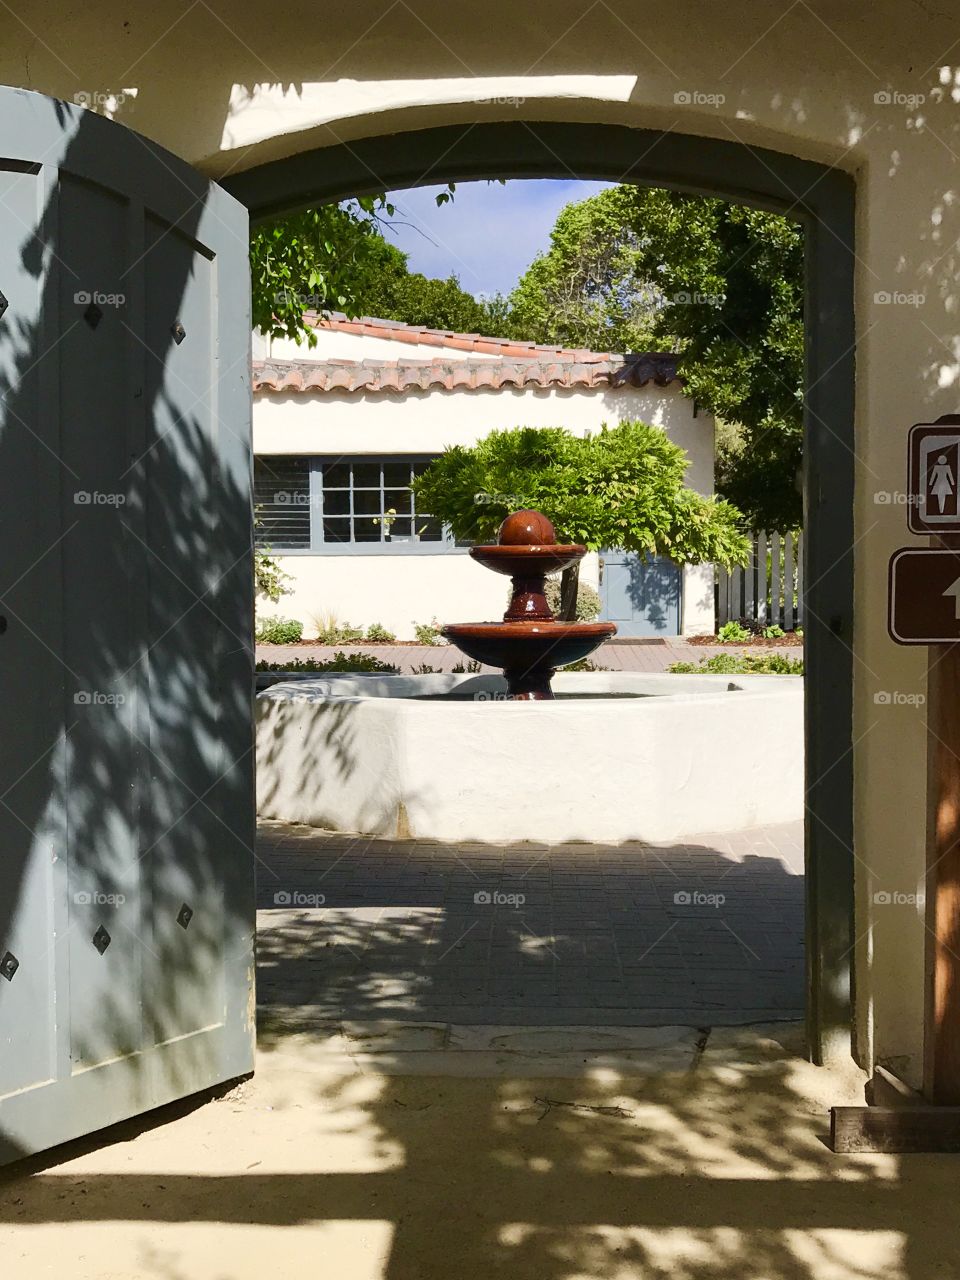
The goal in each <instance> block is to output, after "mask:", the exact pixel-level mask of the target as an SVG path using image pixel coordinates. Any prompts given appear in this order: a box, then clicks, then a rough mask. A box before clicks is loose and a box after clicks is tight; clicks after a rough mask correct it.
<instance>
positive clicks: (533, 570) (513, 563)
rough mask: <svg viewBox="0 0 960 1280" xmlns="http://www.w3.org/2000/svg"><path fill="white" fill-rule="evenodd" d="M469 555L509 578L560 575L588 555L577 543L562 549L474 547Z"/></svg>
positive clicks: (485, 566) (553, 546) (543, 546)
mask: <svg viewBox="0 0 960 1280" xmlns="http://www.w3.org/2000/svg"><path fill="white" fill-rule="evenodd" d="M470 554H471V555H472V556H473V558H474V560H477V561H478V562H479V563H480V564H482V565H483V566H484V568H486V569H493V571H494V572H495V573H505V574H508V575H509V576H510V577H512V578H515V577H521V578H525V577H529V576H530V575H531V574H541V573H544V574H545V573H560V572H561V570H563V569H568V568H569V567H570V565H572V564H576V563H577V561H578V560H582V559H583V557H584V556H585V555H586V554H587V549H586V547H581V546H578V545H577V544H576V543H573V544H571V545H570V546H566V547H562V546H557V545H556V544H554V545H552V546H551V545H542V546H499V545H497V546H493V545H491V546H485V547H471V548H470Z"/></svg>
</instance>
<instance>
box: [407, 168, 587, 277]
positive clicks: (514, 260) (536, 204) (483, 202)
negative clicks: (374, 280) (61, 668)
mask: <svg viewBox="0 0 960 1280" xmlns="http://www.w3.org/2000/svg"><path fill="white" fill-rule="evenodd" d="M609 185H610V183H607V182H578V181H574V180H570V181H553V180H549V181H548V180H546V179H543V180H536V181H534V180H529V181H514V182H508V183H506V184H505V185H501V184H500V183H498V182H493V183H487V182H463V183H458V184H457V190H456V196H455V198H454V200H453V203H452V204H449V203H448V204H445V205H442V206H441V207H439V208H438V207H437V204H436V200H435V196H436V194H437V192H438V191H443V190H445V189H446V188H445V187H417V188H414V189H413V190H408V191H394V192H392V193H391V195H390V200H391V201H392V202H393V204H395V205H396V207H397V216H396V218H395V220H394V221H395V223H397V224H402V225H397V226H396V227H395V230H394V231H393V232H389V231H388V232H387V233H386V234H387V238H388V239H391V240H392V241H393V243H394V244H396V245H397V247H398V248H400V249H402V250H403V251H404V253H408V254H409V255H410V257H409V260H408V261H409V267H410V270H411V271H422V272H423V274H424V275H426V276H439V277H441V278H446V277H447V276H449V275H451V274H453V275H456V276H459V278H460V284H461V286H462V287H463V288H464V289H466V290H467V291H468V292H469V293H473V294H476V295H490V294H494V293H496V292H497V291H498V290H500V291H501V292H502V293H509V291H510V289H512V287H513V285H514V284H515V283H516V281H517V278H518V277H519V276H520V275H522V274H523V272H524V271H525V270H526V268H527V267H528V266H529V265H530V263H531V262H532V261H533V259H534V257H535V255H536V253H537V251H538V250H539V249H545V248H547V246H548V244H549V242H550V232H551V230H552V228H553V224H554V222H555V221H556V217H557V214H558V213H559V212H560V210H561V209H562V208H563V206H564V205H565V204H569V203H570V202H571V201H572V200H584V199H586V197H587V196H589V195H593V194H594V192H596V191H601V190H602V189H603V188H604V187H606V186H609Z"/></svg>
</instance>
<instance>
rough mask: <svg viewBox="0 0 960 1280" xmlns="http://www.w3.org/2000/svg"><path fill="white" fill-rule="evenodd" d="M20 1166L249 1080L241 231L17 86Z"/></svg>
mask: <svg viewBox="0 0 960 1280" xmlns="http://www.w3.org/2000/svg"><path fill="white" fill-rule="evenodd" d="M0 156H2V157H5V159H0V293H2V295H3V301H2V302H0V310H2V315H0V548H2V555H0V717H2V721H0V1163H3V1162H6V1161H10V1160H14V1159H16V1158H18V1157H19V1156H21V1155H25V1154H27V1153H29V1152H32V1151H37V1150H41V1149H43V1148H46V1147H49V1146H51V1145H53V1144H55V1143H58V1142H62V1141H64V1140H66V1139H69V1138H73V1137H76V1136H79V1135H81V1134H84V1133H88V1132H91V1131H93V1130H96V1129H99V1128H101V1127H103V1126H105V1125H108V1124H111V1123H112V1122H114V1121H116V1120H119V1119H123V1118H125V1117H127V1116H130V1115H134V1114H137V1113H139V1112H142V1111H145V1110H147V1109H149V1108H151V1107H155V1106H158V1105H160V1104H162V1103H165V1102H168V1101H171V1100H173V1099H175V1098H178V1097H182V1096H184V1095H187V1094H190V1093H193V1092H195V1091H197V1090H200V1089H203V1088H206V1087H207V1086H210V1085H213V1084H216V1083H218V1082H220V1081H223V1080H226V1079H230V1078H232V1077H234V1076H238V1075H241V1074H244V1073H246V1072H248V1071H250V1070H251V1069H252V1062H253V1030H254V1028H253V1014H252V1008H253V1001H252V984H253V922H254V913H253V893H252V880H253V853H252V843H253V828H254V809H253V757H252V733H251V723H252V717H251V696H252V665H253V664H252V654H251V639H250V637H251V612H252V570H251V554H252V553H251V530H252V519H251V475H250V472H251V464H250V400H249V355H248V347H249V331H250V325H249V296H248V295H249V273H248V268H247V216H246V210H245V209H244V208H243V207H242V206H241V205H239V204H238V203H237V202H236V201H235V200H233V199H232V198H231V197H230V196H228V195H227V194H226V193H225V192H223V191H222V190H220V189H219V188H218V187H216V186H213V185H211V184H210V183H208V182H207V181H206V180H205V179H203V178H202V177H201V176H200V175H198V174H196V173H195V172H194V171H193V170H191V169H190V168H188V167H187V166H185V165H184V164H182V163H181V162H180V161H178V160H177V159H176V158H175V157H173V156H171V155H169V154H167V153H165V152H163V151H161V150H160V149H159V148H156V147H155V146H153V145H152V144H150V143H148V142H147V141H146V140H144V139H143V138H141V137H139V136H138V135H136V134H135V133H133V132H132V131H130V130H128V129H126V128H124V127H123V126H121V125H119V124H112V123H110V122H108V121H106V120H103V119H101V118H99V117H97V116H95V115H92V114H90V113H88V112H86V111H84V110H82V109H80V108H76V107H72V106H69V105H67V104H64V103H61V102H56V101H54V100H52V99H49V98H45V97H42V96H40V95H37V94H32V93H26V92H23V91H21V90H14V89H8V88H0Z"/></svg>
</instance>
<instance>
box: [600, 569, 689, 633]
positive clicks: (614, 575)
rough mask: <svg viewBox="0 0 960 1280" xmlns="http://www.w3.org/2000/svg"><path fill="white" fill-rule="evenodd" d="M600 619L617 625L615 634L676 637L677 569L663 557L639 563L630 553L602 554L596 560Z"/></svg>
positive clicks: (678, 570)
mask: <svg viewBox="0 0 960 1280" xmlns="http://www.w3.org/2000/svg"><path fill="white" fill-rule="evenodd" d="M600 560H601V572H602V578H601V582H600V601H601V617H602V618H603V619H604V621H605V622H615V623H616V624H617V634H618V635H620V636H623V637H624V638H629V637H631V636H675V635H679V634H680V576H681V575H680V569H679V568H678V566H677V565H675V564H674V563H673V561H672V560H667V559H664V558H663V557H657V558H651V559H649V560H646V561H644V560H642V559H641V558H640V556H638V555H636V554H635V553H634V552H632V551H604V552H602V554H601V557H600Z"/></svg>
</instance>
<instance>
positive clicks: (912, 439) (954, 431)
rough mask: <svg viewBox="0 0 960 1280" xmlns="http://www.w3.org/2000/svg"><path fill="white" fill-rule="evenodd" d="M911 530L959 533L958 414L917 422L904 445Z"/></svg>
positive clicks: (959, 471) (959, 469)
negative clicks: (932, 420) (936, 420)
mask: <svg viewBox="0 0 960 1280" xmlns="http://www.w3.org/2000/svg"><path fill="white" fill-rule="evenodd" d="M907 457H908V464H907V476H908V482H907V483H908V489H909V497H908V503H907V527H908V528H909V530H910V532H911V533H960V416H958V415H955V414H954V415H951V416H950V417H947V418H944V419H942V420H941V421H940V422H918V423H917V425H916V426H915V427H911V428H910V434H909V437H908V444H907Z"/></svg>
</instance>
